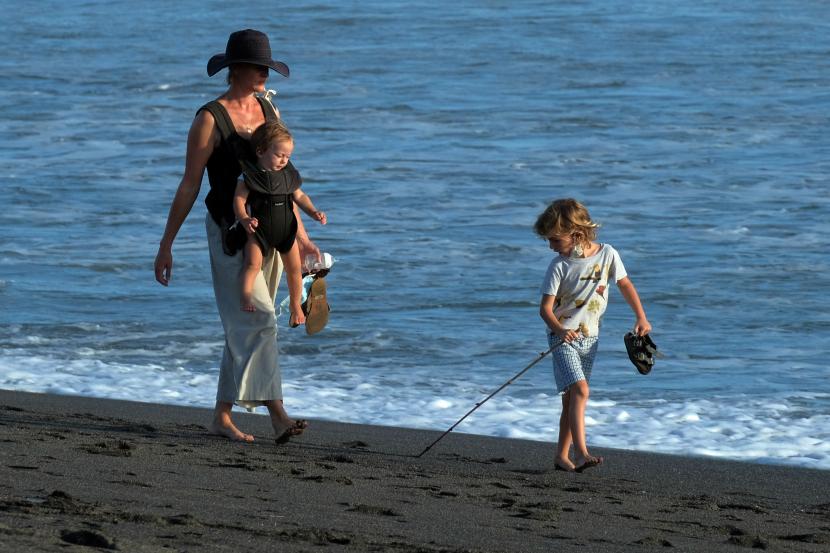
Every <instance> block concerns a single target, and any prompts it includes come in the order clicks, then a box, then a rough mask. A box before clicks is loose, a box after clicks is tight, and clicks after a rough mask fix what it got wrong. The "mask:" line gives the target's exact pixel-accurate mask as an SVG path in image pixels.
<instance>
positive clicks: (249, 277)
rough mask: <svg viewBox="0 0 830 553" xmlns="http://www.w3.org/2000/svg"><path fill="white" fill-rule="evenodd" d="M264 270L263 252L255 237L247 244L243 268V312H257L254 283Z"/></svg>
mask: <svg viewBox="0 0 830 553" xmlns="http://www.w3.org/2000/svg"><path fill="white" fill-rule="evenodd" d="M261 270H262V250H260V249H259V244H257V241H256V239H255V238H254V237H253V235H249V236H248V241H247V242H246V243H245V264H244V266H243V267H242V311H250V312H254V311H256V307H254V301H253V294H254V281H255V280H256V277H257V274H259V272H260V271H261Z"/></svg>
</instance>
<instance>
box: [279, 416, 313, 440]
mask: <svg viewBox="0 0 830 553" xmlns="http://www.w3.org/2000/svg"><path fill="white" fill-rule="evenodd" d="M271 426H273V427H274V436H276V441H277V443H278V444H284V443H285V442H287V441H288V440H290V439H291V438H293V437H294V436H299V435H300V434H302V433H303V432H304V431H305V429H306V428H308V421H306V420H304V419H297V420H293V419H287V420H283V419H276V420H275V419H274V418H272V419H271Z"/></svg>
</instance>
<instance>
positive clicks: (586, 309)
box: [534, 199, 651, 472]
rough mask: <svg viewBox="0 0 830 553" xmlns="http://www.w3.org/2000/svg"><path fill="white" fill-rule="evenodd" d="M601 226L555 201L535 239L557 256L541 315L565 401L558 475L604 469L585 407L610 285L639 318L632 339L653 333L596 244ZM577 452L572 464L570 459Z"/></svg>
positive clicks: (609, 255)
mask: <svg viewBox="0 0 830 553" xmlns="http://www.w3.org/2000/svg"><path fill="white" fill-rule="evenodd" d="M598 227H599V225H598V224H596V223H595V222H593V221H592V220H591V216H590V215H589V214H588V210H587V209H585V207H584V206H583V205H582V204H580V203H579V202H578V201H576V200H573V199H563V200H556V201H554V202H553V203H551V204H550V205H549V206H548V207H547V209H545V211H544V212H543V213H542V214H541V215H539V218H538V219H537V221H536V224H535V225H534V230H535V231H536V234H538V235H539V236H541V237H542V238H545V239H547V240H548V243H549V244H550V248H551V249H552V250H554V251H556V252H557V253H558V254H559V255H558V256H557V257H556V258H554V259H553V261H551V263H550V266H549V267H548V271H547V274H546V275H545V280H544V282H543V284H542V302H541V306H540V308H539V315H540V316H541V317H542V319H543V320H544V321H545V323H546V324H547V326H548V343H549V344H550V346H551V348H553V351H552V356H553V374H554V377H555V378H556V387H557V391H558V392H559V393H561V394H563V395H562V415H561V416H560V418H559V442H558V444H557V452H556V459H555V461H554V466H555V467H556V469H557V470H565V471H576V472H582V471H583V470H585V469H587V468H591V467H595V466H597V465H599V464H600V463H602V457H594V456H592V455H591V454H590V453H589V452H588V446H587V445H586V442H585V407H586V405H587V403H588V395H589V388H588V379H589V378H590V377H591V368H592V366H593V363H594V356H595V355H596V352H597V339H598V337H599V336H598V335H599V326H600V319H601V318H602V315H603V313H605V308H606V306H607V305H608V295H609V292H610V291H609V290H608V283H609V281H611V280H612V279H613V281H614V282H616V283H617V287H619V289H620V293H622V295H623V297H624V298H625V300H626V302H628V305H629V306H631V309H632V310H633V311H634V316H635V317H636V318H637V320H636V322H635V323H634V333H635V334H637V335H639V336H643V335H645V334H648V333H649V332H650V331H651V324H650V323H649V322H648V319H646V314H645V311H644V310H643V306H642V304H641V303H640V298H639V296H638V295H637V290H636V289H635V288H634V285H633V284H632V283H631V280H629V278H628V276H627V274H626V272H625V267H623V264H622V260H621V259H620V256H619V254H618V253H617V251H616V250H615V249H614V248H612V247H611V246H610V245H609V244H601V243H597V242H594V239H595V238H596V229H597V228H598ZM571 445H573V446H574V458H573V461H572V460H571V458H570V454H569V453H570V449H571Z"/></svg>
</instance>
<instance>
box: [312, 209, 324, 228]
mask: <svg viewBox="0 0 830 553" xmlns="http://www.w3.org/2000/svg"><path fill="white" fill-rule="evenodd" d="M314 218H315V219H317V220H318V221H320V224H321V225H325V224H326V213H325V212H324V211H315V212H314Z"/></svg>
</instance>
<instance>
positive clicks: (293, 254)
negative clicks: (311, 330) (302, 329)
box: [280, 241, 305, 326]
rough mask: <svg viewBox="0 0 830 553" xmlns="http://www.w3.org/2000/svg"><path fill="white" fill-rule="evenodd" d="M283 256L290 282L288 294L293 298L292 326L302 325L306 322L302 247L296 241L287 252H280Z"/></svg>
mask: <svg viewBox="0 0 830 553" xmlns="http://www.w3.org/2000/svg"><path fill="white" fill-rule="evenodd" d="M280 256H281V257H282V264H283V266H284V267H285V275H286V277H285V278H286V281H287V282H288V295H289V297H290V298H291V301H290V303H289V304H290V306H291V307H290V310H291V320H290V321H289V324H290V325H291V326H297V325H301V324H303V323H304V322H305V315H304V314H303V308H302V297H303V277H302V264H301V261H300V247H299V246H298V245H297V242H296V241H294V245H293V246H291V249H290V250H288V251H287V252H285V253H280Z"/></svg>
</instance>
